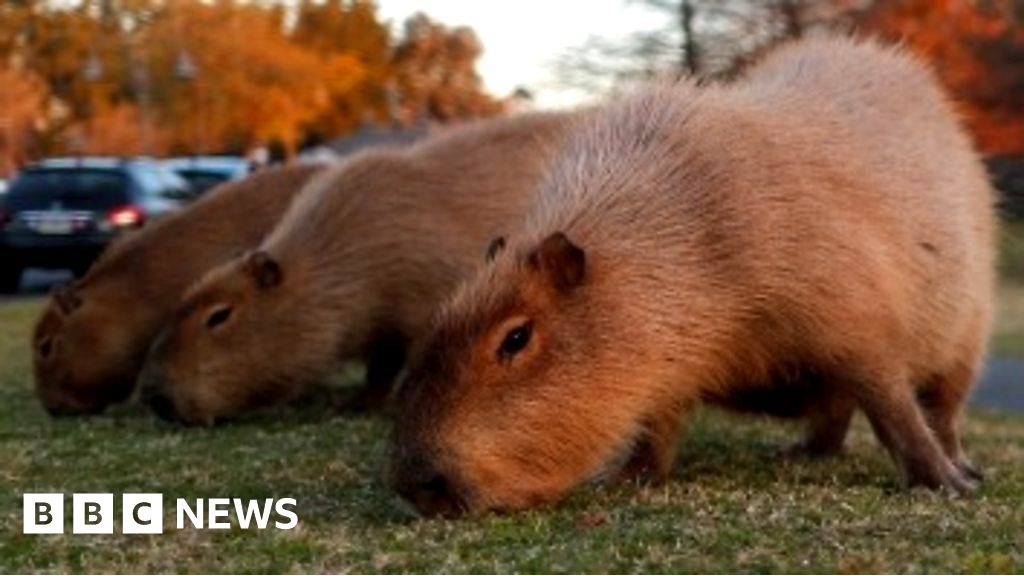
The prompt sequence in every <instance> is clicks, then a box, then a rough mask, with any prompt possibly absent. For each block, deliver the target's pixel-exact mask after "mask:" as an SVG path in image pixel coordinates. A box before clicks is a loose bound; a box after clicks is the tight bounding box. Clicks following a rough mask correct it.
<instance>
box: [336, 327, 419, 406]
mask: <svg viewBox="0 0 1024 576" xmlns="http://www.w3.org/2000/svg"><path fill="white" fill-rule="evenodd" d="M405 354H406V346H405V340H404V339H402V338H401V337H398V336H388V337H385V338H379V339H377V340H375V341H374V343H373V345H372V346H371V349H370V358H369V360H368V361H367V363H366V383H365V384H364V385H363V387H362V388H360V389H359V392H357V393H356V395H355V396H354V397H353V398H352V399H351V400H349V401H348V402H347V403H346V404H345V406H343V408H344V409H345V410H347V411H349V412H357V413H362V412H373V411H377V410H380V409H382V408H383V407H384V405H385V404H386V403H387V401H388V397H389V396H390V395H391V389H392V388H393V387H394V384H395V380H396V379H397V378H398V375H399V374H400V373H401V372H402V368H403V367H404V366H405Z"/></svg>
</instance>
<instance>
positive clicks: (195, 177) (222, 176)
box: [176, 169, 234, 194]
mask: <svg viewBox="0 0 1024 576" xmlns="http://www.w3.org/2000/svg"><path fill="white" fill-rule="evenodd" d="M176 172H177V173H178V174H179V175H180V176H181V177H183V178H185V179H186V180H188V181H189V184H191V185H192V190H194V191H195V192H196V193H197V194H202V193H204V192H206V191H208V190H210V189H211V188H213V187H214V186H217V185H218V184H223V183H224V182H227V181H228V180H231V179H232V178H233V177H234V174H231V173H230V172H227V171H224V170H199V169H180V170H176Z"/></svg>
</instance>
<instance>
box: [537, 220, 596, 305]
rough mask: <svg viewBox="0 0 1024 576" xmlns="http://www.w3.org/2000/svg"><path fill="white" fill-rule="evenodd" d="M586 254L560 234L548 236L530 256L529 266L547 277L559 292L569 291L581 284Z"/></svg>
mask: <svg viewBox="0 0 1024 576" xmlns="http://www.w3.org/2000/svg"><path fill="white" fill-rule="evenodd" d="M586 260H587V257H586V253H585V252H583V249H582V248H580V247H579V246H577V245H575V244H573V243H572V241H571V240H569V238H568V237H567V236H566V235H565V234H563V233H562V232H555V233H554V234H552V235H551V236H548V237H547V238H546V239H545V240H544V241H543V242H541V244H540V246H539V247H538V248H537V250H536V251H534V253H533V254H531V255H530V264H531V265H533V266H534V267H535V268H537V269H538V270H539V271H540V272H541V273H543V274H544V275H545V276H547V278H548V279H550V280H551V283H552V284H554V286H555V288H557V289H559V290H563V291H565V290H570V289H572V288H575V287H576V286H579V285H580V284H581V283H583V276H584V272H585V271H586Z"/></svg>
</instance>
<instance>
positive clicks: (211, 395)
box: [146, 114, 572, 424]
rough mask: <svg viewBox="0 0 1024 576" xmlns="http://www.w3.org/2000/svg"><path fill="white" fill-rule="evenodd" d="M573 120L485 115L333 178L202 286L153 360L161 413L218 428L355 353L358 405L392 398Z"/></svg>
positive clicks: (344, 167)
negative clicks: (416, 344) (422, 338)
mask: <svg viewBox="0 0 1024 576" xmlns="http://www.w3.org/2000/svg"><path fill="white" fill-rule="evenodd" d="M571 118H572V116H571V115H568V114H533V115H526V116H520V117H514V118H510V119H501V120H494V121H487V122H481V123H478V124H475V125H470V126H466V127H460V128H457V129H453V130H451V131H450V132H448V133H447V134H443V135H440V136H436V137H434V138H432V139H430V140H428V141H427V142H425V143H422V144H420V145H417V146H414V147H412V148H408V149H404V150H399V151H391V150H382V151H371V152H368V153H364V154H362V155H359V156H357V157H354V158H352V159H350V160H348V161H346V162H344V163H342V164H340V165H339V166H337V167H336V168H334V169H332V170H331V171H330V172H328V173H325V174H324V175H323V176H322V177H321V178H319V179H317V180H316V181H314V182H313V183H311V184H310V185H309V187H308V189H307V190H306V191H304V192H303V194H302V195H301V196H300V198H298V199H297V200H296V202H295V204H294V205H293V206H292V208H291V210H290V211H289V213H288V214H287V215H286V216H285V218H284V219H283V220H282V221H281V223H280V225H279V226H278V227H277V229H276V230H275V231H274V232H273V234H271V235H270V236H269V238H268V239H267V240H266V242H264V243H263V245H262V246H261V247H260V249H259V250H258V251H257V252H255V253H254V254H251V255H248V256H245V257H243V258H240V259H238V260H236V261H234V262H232V263H229V264H226V265H224V266H222V267H220V268H218V269H216V270H214V271H212V272H210V273H209V274H208V275H207V277H206V278H205V279H204V280H203V281H202V282H200V283H199V285H198V286H196V287H195V288H194V289H193V290H191V291H190V293H189V294H188V296H187V298H186V299H185V302H184V305H183V309H182V311H181V313H180V314H179V315H178V317H177V319H176V321H175V322H174V323H173V324H172V325H171V326H170V327H169V328H168V330H167V333H166V335H165V336H164V337H162V338H161V339H160V344H159V345H158V346H155V347H154V350H153V353H152V355H151V357H150V360H149V363H148V365H147V370H146V374H147V375H148V380H149V381H150V388H151V390H152V397H153V401H154V407H156V408H158V410H160V411H163V412H166V413H167V415H174V416H176V417H178V418H179V419H181V420H184V421H186V422H190V423H206V424H209V423H213V422H214V421H215V420H217V419H218V418H222V417H229V416H234V415H237V414H239V413H241V412H244V411H246V410H249V409H252V408H256V407H261V406H267V405H273V404H277V403H280V402H284V401H287V400H289V399H291V398H294V397H295V396H297V395H298V394H301V393H302V392H304V391H305V390H307V389H308V388H309V387H310V385H312V384H316V383H317V382H318V381H321V380H322V379H323V378H324V377H325V376H326V375H328V374H329V373H330V372H331V370H332V369H334V368H336V367H337V365H338V362H339V361H341V360H347V359H368V360H369V362H368V373H367V386H366V387H364V389H363V392H362V395H361V397H360V398H358V400H357V404H359V405H361V407H373V406H376V405H379V404H380V403H381V402H382V401H383V400H384V398H385V397H386V396H387V395H388V393H389V388H390V386H391V383H392V381H393V380H394V379H395V378H396V376H397V375H398V373H399V371H400V370H401V368H402V367H403V366H404V360H405V348H406V345H407V343H408V342H410V341H412V340H413V339H415V338H417V337H418V336H419V335H420V334H421V332H422V331H423V330H424V328H425V326H426V324H427V322H428V321H429V319H430V316H431V313H432V312H433V310H434V308H435V307H436V305H437V304H438V303H439V302H440V301H441V300H442V298H443V297H444V296H446V295H447V294H448V292H449V291H450V290H452V289H453V288H454V286H455V285H456V284H457V282H458V281H459V280H461V279H463V278H465V277H466V276H468V274H469V273H470V271H471V270H472V269H474V268H475V267H477V266H479V265H481V264H482V262H483V258H484V252H485V249H486V247H487V242H488V241H489V240H490V239H491V238H492V237H493V236H494V235H495V234H497V233H499V232H501V231H503V230H508V229H510V228H512V227H513V226H514V225H516V224H517V223H518V221H519V219H520V218H521V217H522V214H523V213H524V212H525V210H526V207H527V206H528V204H529V200H530V197H531V195H532V194H533V193H534V192H535V190H536V188H537V186H538V184H539V181H540V178H541V175H542V174H543V173H544V168H545V167H546V162H547V159H548V158H550V156H551V155H550V154H548V153H547V151H546V148H547V147H549V146H552V145H553V144H554V142H555V141H556V140H558V139H559V138H560V137H561V135H562V134H564V133H566V125H567V123H568V122H569V121H570V119H571ZM228 310H230V312H227V311H228ZM216 314H220V316H221V319H223V320H224V321H223V322H222V323H216V322H211V319H213V318H214V315H216ZM225 316H228V317H227V318H226V319H225V318H224V317H225ZM211 324H216V325H215V326H212V327H211Z"/></svg>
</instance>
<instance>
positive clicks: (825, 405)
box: [795, 391, 857, 458]
mask: <svg viewBox="0 0 1024 576" xmlns="http://www.w3.org/2000/svg"><path fill="white" fill-rule="evenodd" d="M856 407H857V403H856V401H855V400H854V399H853V398H852V397H850V396H848V395H844V394H839V393H833V392H831V391H829V392H828V393H827V394H826V396H825V397H824V398H822V400H821V401H820V402H819V403H817V404H815V405H813V406H811V409H810V413H809V414H808V422H807V435H806V436H805V437H804V440H803V441H802V442H800V443H799V444H798V445H797V446H796V450H795V452H797V453H799V454H803V455H807V456H810V457H812V458H825V457H830V456H836V455H838V454H840V453H841V452H842V451H843V442H844V441H845V440H846V433H847V432H848V431H849V430H850V422H851V421H852V420H853V413H854V411H855V410H856Z"/></svg>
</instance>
